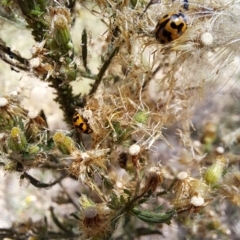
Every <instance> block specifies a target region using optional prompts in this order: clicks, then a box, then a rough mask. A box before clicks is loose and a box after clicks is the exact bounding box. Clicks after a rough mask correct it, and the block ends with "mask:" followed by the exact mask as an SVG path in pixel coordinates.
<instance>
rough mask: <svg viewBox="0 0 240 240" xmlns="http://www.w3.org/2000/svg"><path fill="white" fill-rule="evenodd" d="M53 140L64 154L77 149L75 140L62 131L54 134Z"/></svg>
mask: <svg viewBox="0 0 240 240" xmlns="http://www.w3.org/2000/svg"><path fill="white" fill-rule="evenodd" d="M53 141H54V143H55V145H56V146H57V147H58V149H59V150H60V152H61V153H62V154H65V155H70V154H71V153H73V152H74V151H75V150H76V148H75V144H74V142H73V140H72V139H71V138H70V137H67V136H65V135H64V134H63V133H61V132H56V133H55V134H54V135H53Z"/></svg>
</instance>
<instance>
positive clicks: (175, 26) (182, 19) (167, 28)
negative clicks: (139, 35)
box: [155, 12, 187, 44]
mask: <svg viewBox="0 0 240 240" xmlns="http://www.w3.org/2000/svg"><path fill="white" fill-rule="evenodd" d="M186 29H187V17H186V15H184V14H183V13H181V12H171V13H168V14H166V15H165V16H164V17H162V18H160V19H159V21H158V24H157V26H156V28H155V36H156V39H157V41H158V42H160V43H161V44H164V43H169V42H171V41H173V40H175V39H177V38H179V37H181V35H182V34H183V33H184V32H185V31H186Z"/></svg>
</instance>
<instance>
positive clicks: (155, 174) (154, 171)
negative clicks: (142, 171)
mask: <svg viewBox="0 0 240 240" xmlns="http://www.w3.org/2000/svg"><path fill="white" fill-rule="evenodd" d="M162 182H163V176H162V171H161V168H159V167H151V168H150V169H149V170H148V172H147V182H146V184H145V187H144V192H148V191H152V192H155V191H156V189H157V187H158V186H159V185H161V184H162Z"/></svg>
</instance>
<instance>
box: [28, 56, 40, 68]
mask: <svg viewBox="0 0 240 240" xmlns="http://www.w3.org/2000/svg"><path fill="white" fill-rule="evenodd" d="M41 63H42V59H41V58H39V57H35V58H32V59H30V60H29V65H30V67H31V68H37V67H39V66H40V64H41Z"/></svg>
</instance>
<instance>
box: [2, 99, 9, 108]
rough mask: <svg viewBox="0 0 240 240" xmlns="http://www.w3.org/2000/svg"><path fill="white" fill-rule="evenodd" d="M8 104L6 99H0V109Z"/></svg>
mask: <svg viewBox="0 0 240 240" xmlns="http://www.w3.org/2000/svg"><path fill="white" fill-rule="evenodd" d="M7 104H8V100H7V99H6V98H3V97H2V98H0V107H5V106H6V105H7Z"/></svg>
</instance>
